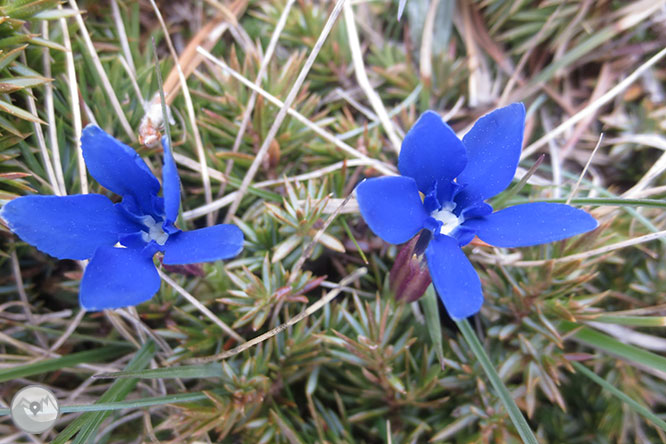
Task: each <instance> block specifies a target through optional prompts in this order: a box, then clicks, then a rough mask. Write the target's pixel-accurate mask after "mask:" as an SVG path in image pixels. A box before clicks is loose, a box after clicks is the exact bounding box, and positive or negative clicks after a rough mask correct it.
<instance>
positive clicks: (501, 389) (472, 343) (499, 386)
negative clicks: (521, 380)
mask: <svg viewBox="0 0 666 444" xmlns="http://www.w3.org/2000/svg"><path fill="white" fill-rule="evenodd" d="M456 324H457V325H458V328H460V331H461V332H462V335H463V337H464V338H465V341H467V344H468V345H469V348H471V349H472V351H473V352H474V354H475V355H476V358H477V359H478V360H479V363H480V364H481V367H483V371H485V372H486V376H488V379H489V380H490V383H491V384H492V386H493V387H494V388H495V390H496V391H497V395H498V396H499V397H500V399H501V401H502V403H503V404H504V407H505V408H506V410H507V412H508V413H509V417H510V418H511V421H512V422H513V425H514V426H515V427H516V430H518V434H519V435H520V437H521V438H522V440H523V442H524V443H529V444H538V443H539V442H538V441H537V439H536V437H535V436H534V433H532V429H530V426H529V424H528V423H527V420H526V419H525V417H524V416H523V414H522V413H521V412H520V409H518V406H517V405H516V402H515V401H514V400H513V398H512V397H511V393H509V390H508V389H507V388H506V386H505V385H504V383H503V382H502V379H500V377H499V375H498V374H497V372H496V371H495V368H494V367H493V364H492V362H490V358H489V357H488V355H487V354H486V351H485V350H484V349H483V346H482V345H481V342H480V341H479V338H477V337H476V333H474V330H472V326H471V325H469V322H467V319H463V320H460V321H456Z"/></svg>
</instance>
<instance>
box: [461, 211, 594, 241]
mask: <svg viewBox="0 0 666 444" xmlns="http://www.w3.org/2000/svg"><path fill="white" fill-rule="evenodd" d="M464 225H466V226H470V227H471V228H475V229H476V230H478V231H477V236H479V238H481V240H483V241H484V242H487V243H489V244H490V245H494V246H496V247H528V246H530V245H538V244H544V243H547V242H555V241H559V240H562V239H566V238H568V237H571V236H574V235H576V234H581V233H585V232H587V231H590V230H594V229H595V228H596V227H597V225H598V223H597V221H596V220H595V219H594V218H593V217H592V216H590V215H589V214H588V213H586V212H585V211H583V210H579V209H578V208H574V207H571V206H569V205H564V204H558V203H547V202H533V203H527V204H522V205H516V206H513V207H509V208H505V209H503V210H500V211H497V212H496V213H493V214H491V215H489V216H486V217H483V218H479V219H472V220H469V221H466V222H465V223H464Z"/></svg>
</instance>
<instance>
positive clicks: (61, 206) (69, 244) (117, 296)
mask: <svg viewBox="0 0 666 444" xmlns="http://www.w3.org/2000/svg"><path fill="white" fill-rule="evenodd" d="M163 146H164V167H163V169H162V188H163V191H162V196H161V197H160V196H158V192H159V191H160V183H159V181H158V180H157V178H156V177H155V176H154V175H153V173H152V172H151V171H150V170H149V169H148V166H147V165H146V163H145V162H144V161H143V159H141V157H140V156H139V155H138V154H137V153H136V151H134V150H133V149H132V148H130V147H129V146H127V145H125V144H123V143H121V142H119V141H118V140H116V139H114V138H113V137H111V136H110V135H108V134H107V133H105V132H104V131H103V130H102V129H100V128H99V127H97V126H93V125H88V126H87V127H86V128H85V129H84V130H83V135H82V137H81V149H82V150H83V157H84V160H85V162H86V166H87V167H88V171H90V174H91V175H92V176H93V177H94V178H95V179H96V180H97V182H99V184H100V185H102V186H103V187H105V188H107V189H108V190H110V191H113V192H114V193H117V194H119V195H120V196H122V201H121V202H120V203H116V204H114V203H112V202H111V201H110V200H109V199H108V198H107V197H106V196H103V195H100V194H79V195H72V196H22V197H19V198H16V199H14V200H12V201H10V202H8V203H7V204H5V206H4V207H3V208H2V210H0V217H2V219H4V220H5V222H6V223H7V225H8V226H9V228H10V229H11V230H12V231H13V232H14V233H16V234H17V235H18V236H19V237H20V238H21V239H23V240H24V241H25V242H27V243H29V244H32V245H34V246H35V247H37V248H38V249H40V250H41V251H43V252H45V253H48V254H50V255H51V256H55V257H57V258H58V259H78V260H82V259H90V263H89V264H88V266H87V267H86V269H85V272H84V274H83V279H82V281H81V287H80V291H79V300H80V303H81V306H82V307H83V308H85V309H86V310H89V311H95V310H102V309H106V308H120V307H126V306H130V305H137V304H140V303H141V302H144V301H146V300H148V299H150V298H151V297H152V296H153V295H154V294H155V293H156V292H157V291H158V290H159V288H160V277H159V274H158V273H157V269H156V268H155V265H154V263H153V256H154V255H155V253H156V252H158V251H161V252H163V253H164V259H163V263H164V264H167V265H182V264H191V263H196V262H208V261H215V260H218V259H228V258H231V257H234V256H236V255H237V254H238V253H240V251H241V249H242V246H243V233H242V232H241V230H240V229H239V228H238V227H236V226H235V225H229V224H225V225H215V226H212V227H207V228H202V229H198V230H194V231H181V230H180V229H178V228H176V226H175V225H174V222H175V221H176V218H177V217H178V211H179V207H180V179H179V178H178V172H177V171H176V164H175V162H174V159H173V154H172V152H171V147H170V146H169V143H168V141H167V140H166V138H165V139H164V140H163Z"/></svg>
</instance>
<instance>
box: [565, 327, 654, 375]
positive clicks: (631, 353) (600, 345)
mask: <svg viewBox="0 0 666 444" xmlns="http://www.w3.org/2000/svg"><path fill="white" fill-rule="evenodd" d="M562 328H563V329H564V330H565V331H572V330H574V329H576V328H579V330H577V331H576V332H575V333H573V336H574V337H575V338H576V339H577V340H579V341H581V342H584V343H586V344H588V345H590V346H592V347H594V348H597V349H599V350H603V351H606V352H608V353H612V354H614V355H616V356H619V357H620V358H622V359H624V360H626V361H629V362H634V363H637V364H640V365H643V366H646V367H649V368H653V369H656V370H661V371H662V372H666V358H664V357H663V356H659V355H657V354H655V353H652V352H649V351H647V350H643V349H642V348H638V347H636V346H633V345H629V344H624V343H622V342H620V341H618V340H617V339H615V338H612V337H610V336H608V335H606V334H604V333H601V332H598V331H596V330H593V329H591V328H588V327H581V325H580V324H575V323H573V322H568V321H563V322H562Z"/></svg>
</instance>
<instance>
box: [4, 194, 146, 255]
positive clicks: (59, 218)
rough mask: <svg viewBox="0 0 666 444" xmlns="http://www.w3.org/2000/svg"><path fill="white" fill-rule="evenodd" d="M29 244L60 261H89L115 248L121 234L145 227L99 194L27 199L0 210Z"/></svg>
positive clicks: (14, 230) (15, 231)
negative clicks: (99, 250) (97, 252)
mask: <svg viewBox="0 0 666 444" xmlns="http://www.w3.org/2000/svg"><path fill="white" fill-rule="evenodd" d="M0 217H2V218H3V219H4V220H5V221H7V224H8V225H9V228H10V229H11V230H12V231H13V232H14V233H16V234H17V235H18V236H19V237H20V238H21V239H23V240H24V241H25V242H27V243H29V244H31V245H34V246H35V247H37V248H38V249H40V250H41V251H43V252H45V253H48V254H50V255H51V256H55V257H57V258H58V259H78V260H81V259H89V258H90V257H92V255H93V253H94V252H95V250H97V248H99V247H101V246H104V245H107V246H112V245H114V244H115V243H116V242H117V241H118V235H119V233H131V232H135V231H138V230H140V229H141V228H140V227H139V226H138V225H137V224H135V223H133V222H131V221H130V220H129V219H127V218H125V217H124V216H123V215H122V214H121V212H120V211H118V209H117V208H116V207H115V206H114V204H113V203H112V202H111V201H110V200H109V199H108V198H107V197H106V196H102V195H99V194H86V195H81V194H79V195H73V196H23V197H19V198H17V199H14V200H12V201H10V202H8V203H7V204H5V206H4V207H3V208H2V210H1V211H0Z"/></svg>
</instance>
